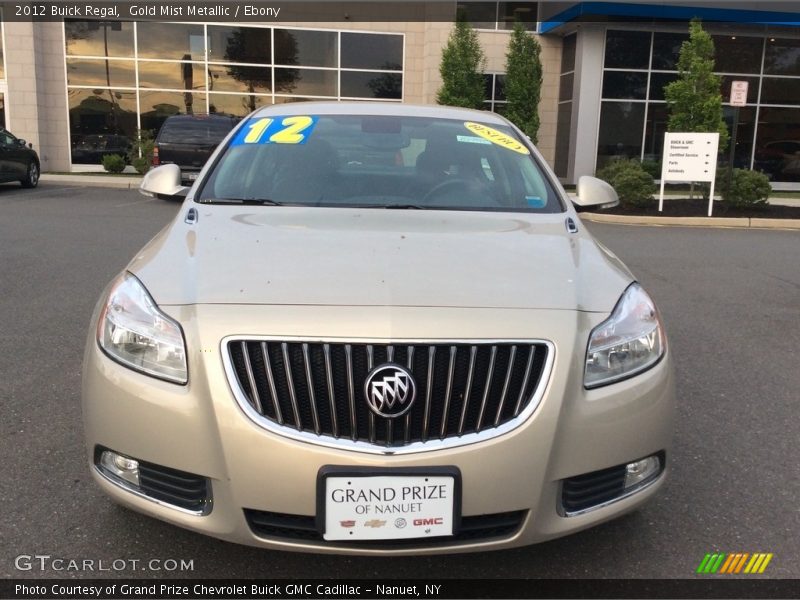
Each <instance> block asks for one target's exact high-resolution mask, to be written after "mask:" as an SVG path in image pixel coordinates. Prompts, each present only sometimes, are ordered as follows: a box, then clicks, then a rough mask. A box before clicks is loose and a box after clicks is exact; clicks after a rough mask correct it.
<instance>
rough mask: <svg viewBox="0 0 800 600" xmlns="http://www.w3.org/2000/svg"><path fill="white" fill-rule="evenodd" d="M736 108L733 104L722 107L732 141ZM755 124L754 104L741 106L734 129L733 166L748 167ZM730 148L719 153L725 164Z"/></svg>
mask: <svg viewBox="0 0 800 600" xmlns="http://www.w3.org/2000/svg"><path fill="white" fill-rule="evenodd" d="M735 110H736V109H735V108H734V107H733V106H725V107H724V108H723V112H724V119H725V124H726V125H727V126H728V131H729V132H730V134H731V142H732V141H733V118H734V117H733V115H734V111H735ZM755 125H756V108H755V106H743V107H741V108H739V125H738V127H737V129H736V153H735V154H734V158H733V161H734V164H733V166H734V167H735V168H737V169H749V168H750V155H751V153H752V151H753V133H754V132H755ZM730 156H731V148H730V144H729V145H728V148H727V149H726V150H725V152H723V153H722V154H721V155H720V158H721V159H722V160H723V161H724V163H725V164H728V163H730Z"/></svg>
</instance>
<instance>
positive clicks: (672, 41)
mask: <svg viewBox="0 0 800 600" xmlns="http://www.w3.org/2000/svg"><path fill="white" fill-rule="evenodd" d="M688 40H689V35H688V34H685V33H659V32H656V33H655V34H654V35H653V68H654V69H660V70H663V71H676V70H677V69H678V56H679V55H680V52H681V45H682V44H683V42H686V41H688Z"/></svg>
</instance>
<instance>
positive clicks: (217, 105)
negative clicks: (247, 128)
mask: <svg viewBox="0 0 800 600" xmlns="http://www.w3.org/2000/svg"><path fill="white" fill-rule="evenodd" d="M270 104H272V96H256V95H255V94H248V95H241V96H240V95H238V94H209V95H208V112H210V113H225V114H228V115H234V116H237V117H244V116H247V115H248V114H249V113H251V112H253V111H254V110H256V109H257V108H261V107H262V106H269V105H270Z"/></svg>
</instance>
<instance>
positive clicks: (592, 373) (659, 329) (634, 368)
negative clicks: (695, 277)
mask: <svg viewBox="0 0 800 600" xmlns="http://www.w3.org/2000/svg"><path fill="white" fill-rule="evenodd" d="M665 349H666V338H665V337H664V327H663V325H662V324H661V318H660V317H659V315H658V309H656V305H655V303H653V300H652V299H651V298H650V296H648V295H647V292H645V291H644V290H643V289H642V287H641V286H640V285H639V284H638V283H633V284H631V285H630V286H629V287H628V289H626V290H625V292H624V293H623V294H622V297H621V298H620V299H619V302H617V306H616V307H615V308H614V312H612V313H611V316H610V317H609V318H608V319H606V320H605V321H603V322H602V323H600V325H598V326H597V327H595V328H594V329H593V330H592V333H591V334H590V335H589V347H588V348H587V351H586V371H585V374H584V380H583V381H584V385H585V386H586V387H587V388H595V387H599V386H601V385H607V384H609V383H613V382H615V381H619V380H620V379H626V378H628V377H631V376H632V375H635V374H636V373H640V372H642V371H644V370H646V369H649V368H650V367H652V366H653V365H654V364H655V363H656V362H658V360H659V359H660V358H661V356H662V355H663V354H664V350H665Z"/></svg>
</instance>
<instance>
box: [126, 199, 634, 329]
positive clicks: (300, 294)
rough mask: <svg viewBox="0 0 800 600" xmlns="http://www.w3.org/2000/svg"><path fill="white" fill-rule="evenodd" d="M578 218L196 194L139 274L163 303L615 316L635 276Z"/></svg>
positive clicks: (141, 260) (135, 267) (148, 251)
mask: <svg viewBox="0 0 800 600" xmlns="http://www.w3.org/2000/svg"><path fill="white" fill-rule="evenodd" d="M190 210H194V211H196V214H195V216H196V220H194V222H192V221H193V219H192V218H188V219H187V216H188V215H189V211H190ZM568 216H569V215H568V214H567V213H561V214H547V215H542V214H526V213H487V212H468V211H431V210H383V209H351V208H298V207H274V206H242V205H202V204H194V203H193V202H191V201H188V202H186V203H184V206H183V207H182V208H181V210H180V212H179V214H178V217H177V218H176V219H175V221H174V222H173V223H172V225H170V226H168V227H167V228H165V229H164V230H163V231H162V232H161V233H159V234H158V235H157V236H156V237H155V238H154V239H153V240H152V241H151V242H150V243H149V244H148V245H147V246H145V248H144V249H143V250H142V251H141V252H140V253H139V255H138V256H137V257H136V258H135V259H134V260H133V262H132V263H131V264H130V265H129V270H130V271H131V272H132V273H134V274H135V275H136V276H137V277H139V279H140V280H141V281H142V282H143V283H144V285H145V286H146V287H147V289H148V290H149V291H150V293H151V295H152V296H153V298H154V299H155V301H156V302H157V303H158V304H162V305H184V304H280V305H328V306H437V307H481V308H537V309H560V310H583V311H597V312H606V313H607V312H610V311H611V310H612V309H613V307H614V305H615V304H616V302H617V300H618V299H619V296H620V294H621V293H622V291H623V290H624V289H625V287H626V286H627V285H628V284H629V283H630V282H631V281H632V277H631V275H630V272H629V271H628V270H627V269H626V268H625V267H624V265H622V263H621V262H620V261H619V260H618V259H617V258H616V257H615V256H614V255H613V254H611V253H610V252H608V251H607V250H606V249H605V248H603V247H602V246H600V245H599V244H597V243H596V242H595V241H594V240H593V239H592V237H591V236H590V235H588V233H587V232H586V231H585V229H584V227H583V225H582V224H580V222H578V227H579V231H578V233H569V232H568V231H567V228H566V219H567V218H568ZM573 218H574V217H573ZM576 221H577V219H576Z"/></svg>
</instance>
